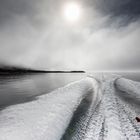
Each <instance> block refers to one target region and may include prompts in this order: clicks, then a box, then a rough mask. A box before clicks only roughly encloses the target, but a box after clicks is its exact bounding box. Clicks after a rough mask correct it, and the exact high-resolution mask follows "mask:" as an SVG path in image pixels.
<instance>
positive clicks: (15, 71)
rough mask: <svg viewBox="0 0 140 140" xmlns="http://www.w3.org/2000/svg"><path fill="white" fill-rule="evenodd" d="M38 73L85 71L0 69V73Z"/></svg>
mask: <svg viewBox="0 0 140 140" xmlns="http://www.w3.org/2000/svg"><path fill="white" fill-rule="evenodd" d="M38 73H85V71H44V70H0V75H24V74H38Z"/></svg>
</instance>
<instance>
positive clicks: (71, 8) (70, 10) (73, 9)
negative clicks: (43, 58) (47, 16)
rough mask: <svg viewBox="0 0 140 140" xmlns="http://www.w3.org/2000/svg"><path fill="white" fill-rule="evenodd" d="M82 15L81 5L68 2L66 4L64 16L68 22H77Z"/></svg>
mask: <svg viewBox="0 0 140 140" xmlns="http://www.w3.org/2000/svg"><path fill="white" fill-rule="evenodd" d="M81 14H82V9H81V5H80V4H79V3H76V2H68V3H66V4H64V7H63V15H64V17H65V19H66V20H67V21H68V22H72V23H73V22H77V21H78V20H80V17H81Z"/></svg>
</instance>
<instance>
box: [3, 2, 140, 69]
mask: <svg viewBox="0 0 140 140" xmlns="http://www.w3.org/2000/svg"><path fill="white" fill-rule="evenodd" d="M64 2H65V1H64V0H58V1H57V2H56V1H55V0H40V1H38V0H4V1H2V0H0V44H1V45H0V62H1V63H7V64H12V65H21V66H25V67H32V68H38V69H49V70H56V69H57V70H58V69H59V70H63V69H85V70H132V69H133V70H137V69H140V63H139V61H138V60H139V59H140V56H139V52H140V49H139V44H140V41H139V36H140V30H139V13H140V12H139V8H138V6H139V2H138V1H136V0H133V3H132V1H130V0H124V1H121V0H107V1H103V0H98V1H97V0H94V1H92V0H88V1H84V0H82V1H78V2H79V3H81V4H82V8H83V9H82V10H83V18H82V20H81V21H79V23H76V24H75V25H70V24H69V23H67V22H66V21H65V20H64V18H63V16H62V11H61V10H62V9H61V8H62V5H63V4H64ZM104 2H106V3H104ZM130 10H131V11H130ZM126 25H127V26H126Z"/></svg>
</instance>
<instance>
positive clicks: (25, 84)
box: [0, 73, 86, 108]
mask: <svg viewBox="0 0 140 140" xmlns="http://www.w3.org/2000/svg"><path fill="white" fill-rule="evenodd" d="M85 76H86V74H77V73H76V74H70V73H67V74H65V73H62V74H58V73H57V74H55V73H51V74H37V75H21V76H19V75H18V76H17V75H12V76H0V108H3V107H6V106H9V105H12V104H17V103H23V102H28V101H31V100H35V99H36V96H38V95H42V94H46V93H49V92H51V91H53V90H55V89H57V88H59V87H62V86H64V85H66V84H68V83H70V82H72V81H75V80H79V79H82V78H83V77H85Z"/></svg>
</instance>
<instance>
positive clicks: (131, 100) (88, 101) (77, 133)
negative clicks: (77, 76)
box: [0, 74, 140, 140]
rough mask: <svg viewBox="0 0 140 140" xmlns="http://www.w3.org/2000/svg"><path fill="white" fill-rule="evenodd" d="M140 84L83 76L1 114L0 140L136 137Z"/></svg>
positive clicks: (133, 139)
mask: <svg viewBox="0 0 140 140" xmlns="http://www.w3.org/2000/svg"><path fill="white" fill-rule="evenodd" d="M139 89H140V83H138V82H134V81H131V80H128V79H124V78H122V77H120V76H117V75H103V74H102V75H99V76H93V75H90V76H87V78H85V79H82V80H80V81H77V82H73V83H71V84H69V85H67V86H65V87H62V88H59V89H57V90H55V91H53V92H51V93H49V94H46V95H42V96H40V97H38V99H37V100H35V101H31V102H28V103H24V104H18V105H13V106H10V107H8V108H6V109H4V110H2V111H1V112H0V140H19V139H20V140H126V139H130V140H140V123H138V122H137V121H136V119H135V118H136V117H138V116H139V115H140V104H139V101H140V90H139Z"/></svg>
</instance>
